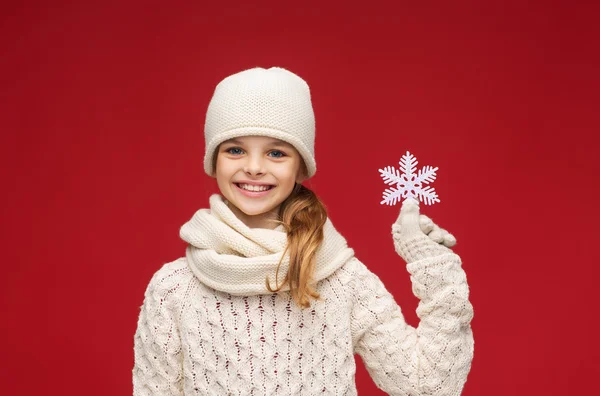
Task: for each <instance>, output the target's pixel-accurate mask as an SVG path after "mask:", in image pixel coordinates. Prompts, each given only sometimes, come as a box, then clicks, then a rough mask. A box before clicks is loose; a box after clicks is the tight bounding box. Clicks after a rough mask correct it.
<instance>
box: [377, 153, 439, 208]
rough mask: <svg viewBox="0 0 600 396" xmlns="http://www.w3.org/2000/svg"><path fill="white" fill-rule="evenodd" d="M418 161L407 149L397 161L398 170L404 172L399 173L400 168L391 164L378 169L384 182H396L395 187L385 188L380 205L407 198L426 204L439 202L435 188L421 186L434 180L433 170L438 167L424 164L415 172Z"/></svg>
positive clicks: (392, 203)
mask: <svg viewBox="0 0 600 396" xmlns="http://www.w3.org/2000/svg"><path fill="white" fill-rule="evenodd" d="M418 163H419V161H417V158H416V157H415V156H414V155H412V154H411V153H409V152H408V151H407V152H406V154H404V155H403V156H402V158H401V159H400V162H399V164H400V170H401V171H402V172H404V173H402V174H400V170H398V169H395V168H394V167H393V166H386V167H385V168H383V169H379V173H381V177H382V178H383V181H384V183H385V184H394V183H395V184H396V187H395V188H394V187H392V188H386V189H385V191H384V192H383V201H381V204H382V205H384V204H386V205H390V206H391V205H395V204H396V202H398V201H400V200H403V199H408V198H413V199H415V200H417V201H421V202H425V204H426V205H433V203H435V202H440V200H439V198H438V196H437V193H436V192H435V188H431V187H430V186H427V187H423V185H424V184H429V183H430V182H433V181H434V180H435V177H436V175H435V171H437V170H438V168H437V167H435V168H433V167H431V166H424V167H423V169H421V170H419V173H417V174H415V170H416V169H415V168H416V167H417V164H418Z"/></svg>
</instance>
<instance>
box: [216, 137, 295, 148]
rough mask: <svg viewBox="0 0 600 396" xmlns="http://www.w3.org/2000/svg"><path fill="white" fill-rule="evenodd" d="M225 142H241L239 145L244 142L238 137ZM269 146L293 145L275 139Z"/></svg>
mask: <svg viewBox="0 0 600 396" xmlns="http://www.w3.org/2000/svg"><path fill="white" fill-rule="evenodd" d="M223 143H231V144H239V145H243V142H242V141H241V140H238V139H236V138H233V139H229V140H227V141H225V142H223ZM268 145H269V146H277V147H289V146H291V144H289V143H286V142H283V141H279V140H273V141H271V142H269V143H268Z"/></svg>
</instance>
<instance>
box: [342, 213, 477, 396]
mask: <svg viewBox="0 0 600 396" xmlns="http://www.w3.org/2000/svg"><path fill="white" fill-rule="evenodd" d="M392 230H393V237H394V246H395V248H396V251H397V253H398V254H399V255H400V256H401V257H402V258H404V260H405V261H406V262H407V270H408V272H409V273H410V275H411V281H412V284H413V293H414V294H415V295H416V296H417V297H418V298H419V299H420V300H421V301H420V302H419V305H418V308H417V316H418V317H419V319H420V323H419V325H418V327H417V328H416V329H415V328H414V327H412V326H410V325H408V324H407V323H406V322H405V320H404V317H403V315H402V312H401V309H400V307H399V306H398V304H397V303H396V302H395V300H394V298H393V296H392V295H391V294H390V293H389V292H388V291H387V290H386V288H385V286H384V285H383V283H382V282H381V280H380V279H379V278H378V277H377V276H376V275H375V274H373V273H372V272H371V271H369V270H368V269H367V267H366V266H365V265H364V264H362V263H361V262H360V261H358V260H355V262H354V268H353V272H354V273H353V274H351V281H350V285H351V286H352V289H351V290H352V291H353V293H354V294H353V296H354V308H353V313H352V325H351V329H352V337H353V345H354V347H355V352H356V353H358V354H359V355H360V356H361V358H362V360H363V362H364V364H365V367H366V368H367V371H368V372H369V373H370V375H371V377H372V378H373V381H374V382H375V384H377V386H378V387H379V388H380V389H382V390H383V391H385V392H387V393H388V394H390V395H406V396H407V395H411V396H418V395H436V396H438V395H439V396H441V395H460V394H461V391H462V389H463V387H464V384H465V381H466V379H467V374H468V373H469V370H470V368H471V360H472V358H473V349H474V340H473V333H472V331H471V326H470V323H471V320H472V318H473V307H472V306H471V303H470V302H469V287H468V285H467V279H466V275H465V272H464V271H463V269H462V267H461V259H460V257H459V256H458V255H457V254H455V253H454V252H453V251H452V250H450V249H448V248H447V247H445V246H443V245H441V244H438V243H437V242H434V241H433V240H432V239H431V238H430V237H429V236H427V235H426V234H425V233H424V232H423V231H422V230H421V229H420V226H419V209H418V206H417V205H415V204H413V203H410V202H409V203H408V204H406V202H405V204H404V205H403V207H402V209H401V214H400V217H399V218H398V220H397V221H396V223H395V224H394V225H393V227H392Z"/></svg>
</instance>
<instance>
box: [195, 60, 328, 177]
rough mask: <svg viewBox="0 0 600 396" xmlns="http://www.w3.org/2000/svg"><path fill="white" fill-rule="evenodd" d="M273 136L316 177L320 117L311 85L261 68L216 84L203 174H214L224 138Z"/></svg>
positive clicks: (206, 130)
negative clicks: (293, 151)
mask: <svg viewBox="0 0 600 396" xmlns="http://www.w3.org/2000/svg"><path fill="white" fill-rule="evenodd" d="M252 135H253V136H268V137H272V138H276V139H280V140H283V141H285V142H287V143H289V144H291V145H292V146H294V147H295V148H296V150H298V152H299V153H300V155H301V156H302V158H303V159H304V163H305V164H306V168H307V170H308V177H311V176H313V175H314V174H315V172H316V170H317V165H316V162H315V155H314V145H315V116H314V112H313V108H312V103H311V100H310V89H309V87H308V84H307V83H306V81H304V80H303V79H302V78H300V77H299V76H297V75H296V74H294V73H292V72H290V71H288V70H286V69H283V68H280V67H271V68H270V69H263V68H262V67H256V68H253V69H248V70H244V71H242V72H239V73H236V74H233V75H231V76H229V77H226V78H225V79H224V80H223V81H221V82H220V83H219V84H217V87H216V88H215V92H214V94H213V97H212V99H211V101H210V103H209V105H208V111H207V112H206V122H205V124H204V137H205V152H204V170H205V172H206V173H207V174H208V175H209V176H213V171H214V170H213V169H212V163H213V156H214V154H215V150H216V148H217V147H218V146H219V144H221V143H222V142H224V141H225V140H228V139H232V138H235V137H238V136H252Z"/></svg>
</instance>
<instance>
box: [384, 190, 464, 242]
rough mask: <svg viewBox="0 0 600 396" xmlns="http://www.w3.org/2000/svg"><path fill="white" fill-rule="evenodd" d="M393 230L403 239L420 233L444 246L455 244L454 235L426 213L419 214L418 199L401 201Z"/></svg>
mask: <svg viewBox="0 0 600 396" xmlns="http://www.w3.org/2000/svg"><path fill="white" fill-rule="evenodd" d="M394 232H395V233H399V237H400V238H401V239H403V240H408V239H410V238H413V237H415V236H418V234H420V233H422V234H425V235H427V236H428V237H429V238H430V239H431V240H432V241H434V242H437V243H439V244H441V245H444V246H446V247H452V246H454V245H456V238H455V237H454V235H452V234H450V233H449V232H448V231H446V230H445V229H443V228H440V227H439V226H438V225H437V224H435V223H434V222H433V220H432V219H430V218H429V217H427V216H426V215H424V214H420V210H419V203H418V201H417V200H415V199H411V198H408V199H406V200H404V201H403V202H402V207H401V208H400V215H399V216H398V219H397V220H396V222H395V223H394Z"/></svg>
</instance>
